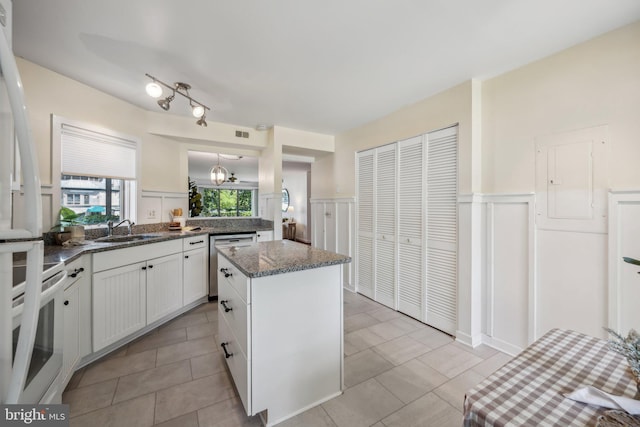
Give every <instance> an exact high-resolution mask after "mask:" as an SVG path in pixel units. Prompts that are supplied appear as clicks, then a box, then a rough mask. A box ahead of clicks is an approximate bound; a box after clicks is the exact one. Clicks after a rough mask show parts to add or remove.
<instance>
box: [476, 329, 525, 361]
mask: <svg viewBox="0 0 640 427" xmlns="http://www.w3.org/2000/svg"><path fill="white" fill-rule="evenodd" d="M482 343H483V344H485V345H487V346H489V347H491V348H495V349H496V350H499V351H501V352H503V353H507V354H508V355H509V356H516V355H517V354H519V353H520V352H521V351H522V350H523V349H522V348H520V347H518V346H517V345H513V344H510V343H508V342H506V341H503V340H501V339H499V338H495V337H490V336H489V335H484V334H483V335H482Z"/></svg>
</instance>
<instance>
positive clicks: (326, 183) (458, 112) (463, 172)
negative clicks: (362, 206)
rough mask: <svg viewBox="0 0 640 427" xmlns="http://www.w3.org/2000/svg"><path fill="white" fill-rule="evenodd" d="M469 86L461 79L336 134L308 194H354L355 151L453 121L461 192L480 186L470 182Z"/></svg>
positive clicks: (314, 173)
mask: <svg viewBox="0 0 640 427" xmlns="http://www.w3.org/2000/svg"><path fill="white" fill-rule="evenodd" d="M472 86H473V82H471V81H469V82H465V83H462V84H460V85H458V86H455V87H453V88H451V89H449V90H446V91H444V92H442V93H439V94H437V95H434V96H432V97H430V98H427V99H425V100H423V101H420V102H418V103H416V104H414V105H411V106H408V107H405V108H403V109H401V110H399V111H397V112H394V113H392V114H389V115H388V116H385V117H383V118H381V119H378V120H376V121H373V122H371V123H369V124H366V125H364V126H362V127H359V128H356V129H353V130H350V131H347V132H344V133H342V134H339V135H337V136H336V152H335V155H333V156H329V157H327V158H323V159H320V160H319V161H317V162H316V163H317V164H314V166H313V168H312V174H313V176H312V189H311V191H312V195H311V197H312V198H327V197H348V196H355V193H356V192H355V153H356V152H358V151H361V150H365V149H367V148H371V147H376V146H379V145H383V144H386V143H389V142H393V141H398V140H402V139H406V138H409V137H412V136H415V135H420V134H423V133H426V132H429V131H432V130H437V129H441V128H443V127H447V126H450V125H452V124H455V123H459V125H460V128H459V132H460V133H459V138H460V147H459V152H460V160H459V162H460V182H459V188H460V192H462V193H467V192H470V191H472V190H473V189H477V190H479V186H480V183H479V182H473V181H474V180H473V179H472V175H471V163H472V133H471V129H472V127H471V126H472V96H473V92H474V91H473V88H472ZM325 168H329V169H333V180H331V179H328V177H327V175H326V174H325V173H323V171H324V170H326V169H325ZM317 172H320V173H321V176H318V175H317V174H316V173H317ZM477 190H476V191H477Z"/></svg>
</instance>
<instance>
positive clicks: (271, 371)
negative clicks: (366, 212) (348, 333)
mask: <svg viewBox="0 0 640 427" xmlns="http://www.w3.org/2000/svg"><path fill="white" fill-rule="evenodd" d="M218 266H219V267H220V270H222V271H219V273H218V284H219V288H218V291H219V304H220V306H219V307H218V328H219V341H220V345H221V351H222V352H223V354H224V355H225V359H226V362H227V366H228V367H229V371H230V372H231V376H232V378H233V381H234V383H235V385H236V389H237V390H238V394H239V395H240V400H241V401H242V404H243V406H244V408H245V410H246V413H247V415H255V414H258V413H261V412H263V411H265V410H266V411H267V412H266V420H265V424H266V425H267V426H271V425H275V424H277V423H279V422H282V421H284V420H285V419H287V418H289V417H291V416H293V415H295V414H297V413H299V412H301V411H303V410H306V409H307V408H310V407H312V406H315V405H318V404H320V403H322V402H324V401H326V400H328V399H330V398H332V397H335V396H337V395H339V394H340V393H341V390H342V386H343V379H342V358H343V356H342V355H343V349H342V342H343V337H342V286H341V275H342V266H341V265H330V266H326V267H320V268H315V269H309V270H302V271H294V272H289V273H283V274H276V275H271V276H263V277H257V278H247V277H246V276H245V275H243V274H242V273H241V272H240V271H239V270H238V269H237V268H236V267H235V266H234V265H233V264H231V263H230V262H229V261H228V260H227V259H226V258H225V257H224V256H222V255H219V256H218ZM262 416H264V414H262Z"/></svg>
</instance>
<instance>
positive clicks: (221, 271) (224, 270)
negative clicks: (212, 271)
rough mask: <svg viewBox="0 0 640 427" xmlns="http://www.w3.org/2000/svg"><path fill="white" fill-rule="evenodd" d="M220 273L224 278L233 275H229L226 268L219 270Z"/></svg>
mask: <svg viewBox="0 0 640 427" xmlns="http://www.w3.org/2000/svg"><path fill="white" fill-rule="evenodd" d="M220 273H224V277H230V276H233V274H231V273H229V269H228V268H221V269H220Z"/></svg>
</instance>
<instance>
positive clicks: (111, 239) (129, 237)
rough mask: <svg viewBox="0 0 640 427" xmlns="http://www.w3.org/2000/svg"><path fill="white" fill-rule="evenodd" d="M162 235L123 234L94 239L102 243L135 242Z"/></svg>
mask: <svg viewBox="0 0 640 427" xmlns="http://www.w3.org/2000/svg"><path fill="white" fill-rule="evenodd" d="M159 237H162V234H125V235H122V236H105V237H100V238H98V239H96V240H95V241H96V242H102V243H126V242H136V241H139V240H149V239H157V238H159Z"/></svg>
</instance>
